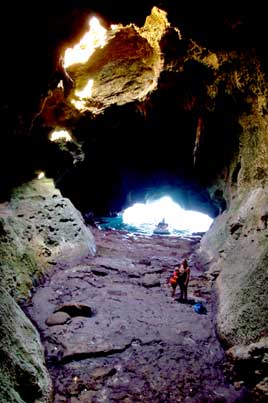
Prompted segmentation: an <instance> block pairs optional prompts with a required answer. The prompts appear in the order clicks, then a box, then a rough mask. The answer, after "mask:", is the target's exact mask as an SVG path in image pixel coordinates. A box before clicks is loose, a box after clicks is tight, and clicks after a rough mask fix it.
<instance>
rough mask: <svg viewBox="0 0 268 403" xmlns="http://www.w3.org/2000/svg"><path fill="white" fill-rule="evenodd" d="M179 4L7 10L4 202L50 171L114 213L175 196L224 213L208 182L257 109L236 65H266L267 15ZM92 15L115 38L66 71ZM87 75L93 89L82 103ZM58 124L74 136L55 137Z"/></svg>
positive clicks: (92, 205)
mask: <svg viewBox="0 0 268 403" xmlns="http://www.w3.org/2000/svg"><path fill="white" fill-rule="evenodd" d="M175 3H177V2H174V1H168V0H167V1H157V0H156V1H144V2H143V4H137V2H132V1H130V2H127V4H126V2H124V3H122V2H109V1H89V0H88V1H71V0H70V1H57V2H54V3H53V2H50V1H48V2H44V3H41V4H38V5H37V4H33V5H29V4H21V3H20V4H18V5H13V4H11V5H9V6H5V7H4V12H5V14H4V16H6V18H5V24H2V26H1V38H2V41H3V42H4V44H3V46H4V49H5V50H6V54H7V55H8V58H7V62H6V63H3V62H2V70H3V73H2V77H3V83H2V84H3V88H2V100H1V116H2V124H3V129H2V150H5V151H4V152H3V158H2V160H1V178H2V180H1V182H2V188H3V189H1V191H2V193H3V196H2V198H3V197H6V192H8V190H9V188H10V186H14V185H15V184H17V183H19V182H20V181H23V180H27V179H30V178H31V177H33V176H34V175H35V174H36V172H38V171H39V170H43V171H45V172H46V175H47V176H49V177H53V178H54V180H55V183H56V185H57V186H58V187H59V188H60V189H61V191H62V192H63V194H64V195H66V196H67V197H70V198H71V200H72V201H73V202H74V203H75V205H76V206H77V207H79V208H80V209H81V210H83V211H86V210H92V211H95V212H96V213H97V214H107V213H108V212H116V211H119V210H120V209H121V208H122V207H123V206H124V205H126V203H132V202H134V201H136V200H142V199H144V198H146V197H149V196H157V194H159V195H161V194H162V193H165V192H166V191H167V192H169V193H171V194H174V198H177V199H180V198H181V199H182V200H183V203H184V204H185V206H186V207H189V208H190V207H192V208H194V207H196V208H199V209H201V210H205V211H207V212H209V213H210V214H211V215H216V214H217V213H218V212H219V206H218V205H215V203H214V202H213V200H211V199H210V196H209V192H208V188H209V186H211V185H212V184H213V181H214V180H215V178H216V177H218V176H219V174H221V173H222V172H224V169H225V168H226V166H228V164H229V163H230V161H231V160H232V158H233V155H234V154H235V153H236V152H237V147H238V137H239V133H240V130H241V127H240V126H239V114H240V113H241V112H244V111H246V109H247V107H248V105H247V102H246V101H245V98H246V96H245V90H244V88H242V85H240V86H239V85H238V80H235V79H234V78H233V75H234V73H233V72H232V70H231V67H230V66H231V65H232V64H235V63H240V64H241V63H242V64H243V63H244V64H245V65H246V63H247V61H243V58H241V54H242V53H243V52H245V51H250V52H253V53H252V54H253V55H256V53H257V54H258V57H259V59H260V60H261V63H262V65H263V66H264V68H265V66H266V58H265V52H264V51H263V49H262V47H261V41H260V39H261V36H262V26H263V23H264V21H263V18H264V17H263V16H262V15H261V13H259V14H258V13H255V12H254V11H253V12H251V13H250V14H249V13H247V10H244V12H243V13H241V10H238V12H236V11H235V10H234V9H231V12H230V9H228V7H227V6H226V9H225V10H220V9H218V10H211V9H208V7H205V6H204V5H200V4H199V5H198V6H196V7H195V9H194V10H193V6H192V5H180V6H179V5H177V4H175ZM209 11H210V13H209ZM212 11H213V12H212ZM92 16H97V17H98V18H99V21H100V23H101V24H102V26H103V27H104V28H105V29H106V30H107V42H106V44H105V45H104V46H103V47H99V48H97V49H96V50H95V52H94V53H93V54H92V56H91V57H90V58H89V59H88V61H87V62H85V63H78V64H75V65H70V66H67V67H64V66H63V64H62V63H63V62H62V57H63V54H64V52H65V50H66V48H69V47H73V46H74V45H75V44H76V43H78V42H79V40H80V39H81V36H82V35H83V33H85V31H86V30H87V29H88V20H89V18H90V17H92ZM111 24H117V28H116V29H111V28H110V27H111ZM119 24H120V25H119ZM11 34H12V35H13V38H14V36H15V38H16V40H15V41H14V39H12V37H11ZM9 36H10V37H9ZM4 38H5V40H4ZM254 57H255V56H254ZM241 60H242V61H241ZM89 79H91V80H92V83H93V84H92V88H91V90H92V92H91V94H90V97H88V98H86V99H83V100H82V101H81V98H79V96H78V94H79V92H81V91H82V90H83V89H84V88H85V86H86V85H87V83H88V80H89ZM74 101H76V102H77V101H79V102H80V107H79V108H78V107H77V106H76V105H75V103H74ZM60 129H66V130H69V132H70V133H71V136H72V141H68V142H66V143H64V142H63V141H58V142H51V141H50V140H49V134H50V133H51V132H52V131H53V130H60ZM157 189H158V190H157Z"/></svg>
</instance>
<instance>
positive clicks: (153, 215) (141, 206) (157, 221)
mask: <svg viewBox="0 0 268 403" xmlns="http://www.w3.org/2000/svg"><path fill="white" fill-rule="evenodd" d="M212 222H213V219H212V218H211V217H209V216H208V215H207V214H204V213H201V212H198V211H193V210H185V209H184V208H182V207H181V206H180V204H178V203H175V202H174V201H173V200H172V198H171V197H170V196H168V195H166V196H162V197H161V198H158V199H155V200H147V201H146V202H145V203H134V204H133V205H132V206H130V207H128V208H126V209H124V210H122V211H121V212H120V213H118V214H116V215H114V216H113V217H103V218H102V219H101V220H100V221H99V225H100V228H102V229H107V228H110V229H119V230H120V229H122V230H126V231H129V232H133V233H141V234H146V235H165V236H166V235H167V236H169V235H171V236H174V235H188V234H193V233H200V232H201V233H205V232H207V231H208V229H209V228H210V226H211V224H212Z"/></svg>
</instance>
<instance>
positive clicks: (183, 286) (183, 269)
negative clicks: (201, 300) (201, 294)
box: [178, 259, 190, 301]
mask: <svg viewBox="0 0 268 403" xmlns="http://www.w3.org/2000/svg"><path fill="white" fill-rule="evenodd" d="M178 273H179V276H178V284H179V287H180V292H181V295H180V300H181V301H183V300H184V301H187V290H188V284H189V280H190V267H189V266H188V262H187V260H186V259H183V261H182V263H181V265H180V267H179V270H178Z"/></svg>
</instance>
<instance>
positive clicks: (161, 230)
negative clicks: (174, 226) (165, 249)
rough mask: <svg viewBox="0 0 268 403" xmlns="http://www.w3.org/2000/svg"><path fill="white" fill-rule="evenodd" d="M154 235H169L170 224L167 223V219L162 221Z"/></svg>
mask: <svg viewBox="0 0 268 403" xmlns="http://www.w3.org/2000/svg"><path fill="white" fill-rule="evenodd" d="M153 233H154V234H155V235H169V234H170V232H169V229H168V224H167V223H166V222H165V219H164V218H163V220H162V221H160V222H159V223H158V224H157V226H156V227H155V229H154V231H153Z"/></svg>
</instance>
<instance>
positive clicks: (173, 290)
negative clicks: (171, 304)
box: [171, 284, 176, 298]
mask: <svg viewBox="0 0 268 403" xmlns="http://www.w3.org/2000/svg"><path fill="white" fill-rule="evenodd" d="M171 287H172V292H171V296H172V298H174V297H175V291H176V285H174V284H171Z"/></svg>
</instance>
